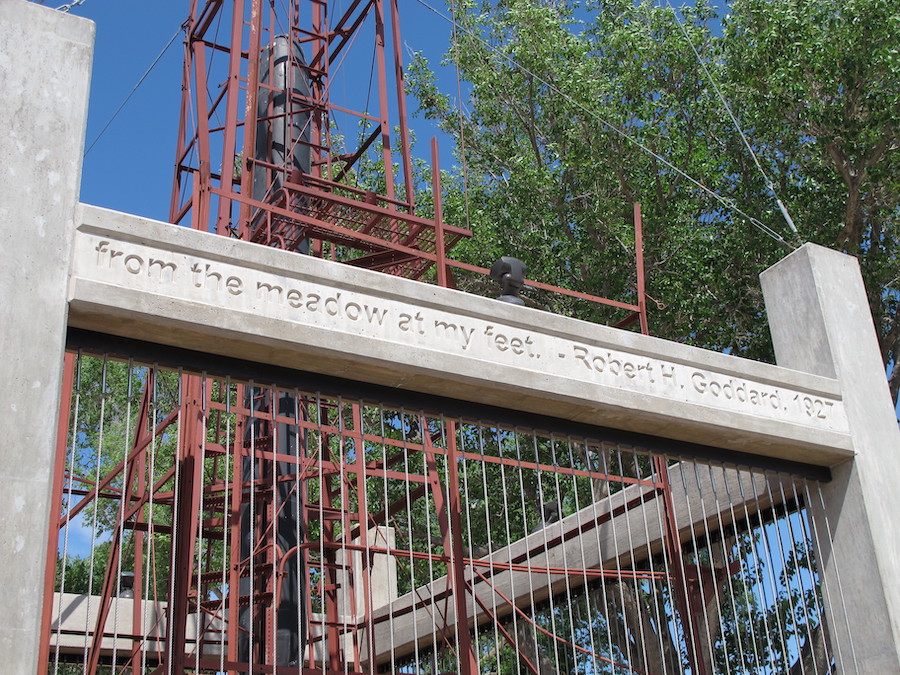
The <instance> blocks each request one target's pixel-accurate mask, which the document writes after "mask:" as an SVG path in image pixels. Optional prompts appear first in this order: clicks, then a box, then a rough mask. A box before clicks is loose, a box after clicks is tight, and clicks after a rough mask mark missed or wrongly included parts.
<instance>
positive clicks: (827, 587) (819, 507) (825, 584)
mask: <svg viewBox="0 0 900 675" xmlns="http://www.w3.org/2000/svg"><path fill="white" fill-rule="evenodd" d="M804 486H805V488H806V498H807V503H808V504H810V505H811V508H813V509H814V510H815V512H816V513H818V514H819V515H818V516H814V517H813V518H811V520H812V524H813V531H814V533H815V535H816V550H817V551H824V550H825V548H823V544H822V540H823V538H824V539H825V541H826V542H827V546H828V547H829V548H830V547H831V546H833V542H834V536H833V535H832V530H831V525H830V523H829V522H828V514H827V512H826V511H825V498H824V495H823V494H822V486H821V484H819V483H816V484H815V486H816V491H817V493H818V495H817V496H818V499H817V500H814V499H813V497H812V495H811V494H810V487H809V483H806V484H804ZM816 502H818V504H817V503H816ZM820 521H821V524H822V525H824V528H825V532H824V537H823V536H822V535H820V534H819V529H820ZM831 571H832V575H833V577H834V579H835V581H836V585H837V589H832V584H831V583H830V582H829V581H828V578H827V576H828V575H826V573H825V570H824V569H822V571H821V573H820V578H821V580H822V588H823V590H824V592H825V593H826V594H827V596H828V597H829V598H830V600H829V602H828V603H827V607H828V608H830V610H831V611H830V614H831V617H832V622H833V624H834V625H835V626H836V625H837V623H838V620H837V619H838V615H837V612H836V611H835V610H836V609H837V607H838V605H839V606H840V610H841V615H842V617H843V622H842V623H843V624H844V630H845V631H846V634H847V637H848V638H849V642H850V655H849V657H848V658H849V659H850V661H851V662H852V664H853V667H854V670H855V671H856V675H859V662H858V661H857V658H856V652H855V650H854V647H853V629H852V627H851V626H850V617H849V616H848V614H847V604H846V600H845V598H844V588H843V585H842V584H841V575H840V569H839V568H838V566H837V565H836V564H834V562H833V558H832V567H831ZM835 591H836V592H837V597H835V595H834V592H835ZM838 599H839V600H840V602H837V601H838ZM834 644H835V645H836V647H837V649H836V652H837V657H838V659H839V661H838V663H839V667H840V671H839V672H842V673H843V672H848V671H847V669H846V667H845V662H844V658H843V654H842V653H841V646H840V640H835V641H834Z"/></svg>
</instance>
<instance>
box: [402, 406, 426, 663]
mask: <svg viewBox="0 0 900 675" xmlns="http://www.w3.org/2000/svg"><path fill="white" fill-rule="evenodd" d="M396 414H397V420H398V423H399V425H400V438H401V442H402V446H403V473H404V479H405V480H404V481H403V483H404V486H405V494H406V545H407V546H408V547H409V553H410V556H409V586H410V602H411V603H412V606H413V608H415V591H416V588H418V587H417V586H416V561H415V558H414V557H413V556H412V555H411V554H412V553H413V552H414V547H413V524H412V498H411V495H410V490H409V486H410V483H411V480H410V470H409V469H410V456H409V453H410V448H409V439H408V438H407V435H406V411H405V410H404V409H403V408H401V409H400V410H398V411H397V413H396ZM426 492H427V487H426ZM412 627H413V654H414V656H415V662H416V663H417V664H418V663H420V662H421V658H420V655H419V624H418V621H416V620H415V612H414V613H413V621H412Z"/></svg>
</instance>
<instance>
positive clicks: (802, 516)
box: [791, 480, 831, 663]
mask: <svg viewBox="0 0 900 675" xmlns="http://www.w3.org/2000/svg"><path fill="white" fill-rule="evenodd" d="M803 482H805V481H803ZM791 491H792V492H793V499H794V503H795V504H798V505H799V504H801V503H803V500H802V499H801V497H800V495H799V493H798V492H797V481H795V480H794V481H791ZM798 521H799V522H798V527H799V528H800V531H801V534H802V536H803V542H804V547H805V548H806V551H807V554H806V573H807V574H809V579H810V583H811V584H812V588H811V589H810V590H811V591H812V593H813V601H814V603H815V607H814V612H815V618H816V619H818V625H817V628H818V629H819V630H821V631H823V637H825V635H824V630H825V611H824V608H823V607H822V581H821V577H820V575H819V574H818V572H817V570H816V567H817V556H815V555H814V553H813V550H810V547H811V546H812V544H813V538H812V533H811V532H810V530H809V504H808V502H807V503H806V504H805V505H804V508H803V509H802V510H800V511H799V518H798ZM814 550H815V549H814ZM809 639H810V640H812V635H810V637H809ZM828 642H829V641H828V640H827V639H823V640H822V644H823V647H824V652H825V662H826V663H831V646H830V645H829V644H828ZM810 644H812V643H810Z"/></svg>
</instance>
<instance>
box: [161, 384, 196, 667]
mask: <svg viewBox="0 0 900 675" xmlns="http://www.w3.org/2000/svg"><path fill="white" fill-rule="evenodd" d="M184 377H185V375H184V371H183V370H182V369H181V368H179V369H178V403H177V405H178V432H177V434H176V440H175V485H174V488H173V491H172V494H173V498H172V538H171V540H170V542H169V548H170V550H169V559H170V560H171V563H170V564H169V598H174V597H175V570H177V569H178V564H179V560H178V554H177V546H176V543H175V542H176V539H177V537H178V527H179V525H180V520H181V519H180V518H179V515H180V514H181V504H180V498H179V496H180V490H179V487H180V484H181V481H180V479H181V464H182V456H181V452H182V450H183V449H184V446H185V433H184V427H185V425H186V423H187V421H186V420H185V415H184V412H185V409H184V406H185V402H184V395H185V391H184ZM192 562H193V561H188V564H190V563H192ZM185 592H186V590H185ZM174 609H175V603H174V602H171V601H170V602H169V603H168V604H167V605H166V612H167V614H168V616H167V620H168V622H169V625H170V626H171V625H172V624H173V623H174V622H175V621H174V619H175V617H174V614H173V611H174ZM184 637H185V636H184V635H179V636H175V635H172V638H173V639H178V640H181V641H183V640H184ZM173 648H174V646H173V644H172V640H169V641H168V642H167V644H166V653H167V655H168V658H167V659H166V662H167V663H166V665H167V670H168V672H169V675H172V673H173V672H174V666H175V664H174V663H173V662H172V661H173V658H172V657H173V651H172V650H173Z"/></svg>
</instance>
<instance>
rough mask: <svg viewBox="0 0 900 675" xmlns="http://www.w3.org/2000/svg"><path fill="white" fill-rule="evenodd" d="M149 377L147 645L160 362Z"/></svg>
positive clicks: (143, 623)
mask: <svg viewBox="0 0 900 675" xmlns="http://www.w3.org/2000/svg"><path fill="white" fill-rule="evenodd" d="M147 376H148V377H150V378H151V379H152V381H151V385H150V415H149V417H150V418H151V420H152V421H151V422H150V429H149V431H150V473H149V476H148V480H147V485H146V486H141V489H142V490H148V492H149V494H148V503H147V551H146V552H145V553H144V556H143V557H144V560H143V564H144V594H143V596H142V597H141V602H142V605H143V607H142V611H141V636H142V640H143V642H144V644H145V645H147V642H148V640H149V637H150V629H151V627H150V618H151V617H150V615H149V614H148V612H150V611H151V603H150V602H148V600H149V598H150V576H151V574H150V573H151V571H153V556H154V555H155V551H156V549H155V546H154V544H155V541H156V532H154V529H153V524H154V521H153V518H154V515H155V513H154V511H155V506H156V500H155V499H154V494H155V489H154V488H155V485H156V454H157V452H156V451H157V448H158V443H159V438H158V436H157V434H156V427H157V425H158V424H159V364H156V363H154V364H153V365H152V367H151V370H150V371H149V372H148V375H147ZM155 595H156V588H155V586H154V596H155ZM149 651H150V650H149V649H141V668H142V669H143V672H146V671H147V655H148V653H149Z"/></svg>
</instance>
